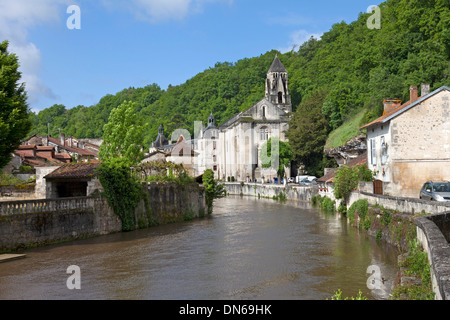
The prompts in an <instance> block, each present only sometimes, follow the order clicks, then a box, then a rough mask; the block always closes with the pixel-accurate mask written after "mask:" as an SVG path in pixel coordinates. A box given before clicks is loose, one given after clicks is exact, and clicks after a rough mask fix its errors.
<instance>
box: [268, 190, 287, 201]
mask: <svg viewBox="0 0 450 320" xmlns="http://www.w3.org/2000/svg"><path fill="white" fill-rule="evenodd" d="M272 199H273V200H275V201H280V202H286V200H287V196H286V194H285V193H284V192H280V193H279V194H277V195H276V196H272Z"/></svg>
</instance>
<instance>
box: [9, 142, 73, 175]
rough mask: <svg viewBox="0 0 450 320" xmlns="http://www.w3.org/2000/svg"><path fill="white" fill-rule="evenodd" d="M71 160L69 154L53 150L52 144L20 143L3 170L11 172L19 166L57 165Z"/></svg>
mask: <svg viewBox="0 0 450 320" xmlns="http://www.w3.org/2000/svg"><path fill="white" fill-rule="evenodd" d="M70 161H71V158H70V156H69V157H67V155H65V154H60V153H56V152H55V148H54V147H52V146H38V145H34V144H33V145H20V146H19V147H18V148H17V149H16V150H14V153H13V155H12V160H11V161H10V163H9V164H8V165H7V166H6V167H5V168H4V170H3V171H4V172H7V173H12V172H14V171H17V170H19V168H20V166H29V167H31V168H35V167H45V166H55V165H56V166H59V165H62V164H64V163H69V162H70Z"/></svg>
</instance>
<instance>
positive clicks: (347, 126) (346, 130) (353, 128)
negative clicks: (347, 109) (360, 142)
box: [325, 109, 367, 149]
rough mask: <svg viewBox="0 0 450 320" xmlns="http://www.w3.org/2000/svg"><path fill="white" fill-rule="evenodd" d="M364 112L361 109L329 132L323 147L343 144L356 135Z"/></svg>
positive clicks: (327, 147)
mask: <svg viewBox="0 0 450 320" xmlns="http://www.w3.org/2000/svg"><path fill="white" fill-rule="evenodd" d="M366 112H367V110H366V109H363V110H361V111H360V112H358V113H357V114H356V115H355V116H354V117H351V118H350V119H349V120H348V121H346V122H344V123H343V124H342V125H341V126H340V127H339V128H337V129H335V130H333V131H332V132H330V134H329V135H328V140H327V142H326V143H325V149H329V148H337V147H340V146H343V145H345V144H346V142H347V141H348V140H350V139H351V138H353V137H356V136H357V135H358V133H359V128H360V127H361V121H362V119H363V118H364V116H365V114H366Z"/></svg>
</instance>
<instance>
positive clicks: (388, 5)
mask: <svg viewBox="0 0 450 320" xmlns="http://www.w3.org/2000/svg"><path fill="white" fill-rule="evenodd" d="M449 6H450V5H449V2H448V0H388V1H385V2H383V3H381V4H380V5H379V7H380V8H381V28H380V29H370V28H368V26H367V20H368V18H369V17H370V16H371V15H372V14H367V13H361V14H360V15H359V17H358V19H357V20H356V21H354V22H352V23H345V22H339V23H336V24H335V25H333V26H332V27H331V29H330V30H329V31H328V32H326V33H324V34H323V36H322V37H321V39H320V40H317V39H310V40H309V41H308V42H306V43H304V44H302V45H301V46H300V47H299V48H298V49H297V50H295V51H294V50H293V51H291V52H288V53H284V54H280V53H279V57H280V60H281V61H282V62H283V64H284V65H285V67H286V69H287V70H288V75H289V85H290V93H291V95H292V102H293V106H294V110H296V111H295V112H294V116H293V120H292V121H293V125H292V129H291V130H290V133H289V135H290V136H291V137H293V138H294V137H295V139H292V143H294V144H296V145H295V146H293V148H294V152H295V154H296V156H297V158H298V159H299V160H302V161H305V159H307V158H308V157H309V158H311V159H312V158H314V159H316V158H317V159H318V158H320V157H321V156H322V155H321V152H319V153H317V152H318V150H322V151H323V147H324V145H325V143H326V140H327V137H328V135H329V133H330V132H332V131H333V130H338V129H339V128H340V127H341V125H342V124H343V123H344V122H345V121H346V120H352V119H354V118H355V117H356V115H358V119H360V120H359V121H358V123H357V125H359V124H360V123H361V124H362V123H364V122H368V121H370V120H371V119H374V118H376V117H378V116H379V115H381V113H382V100H383V98H388V97H389V98H394V97H395V98H400V99H403V100H404V101H406V100H408V97H409V87H410V86H411V85H420V84H421V83H430V84H431V90H434V89H437V88H439V87H440V86H442V85H449V74H450V67H449V64H450V62H449V61H450V48H449V43H450V29H449V26H450V8H449ZM276 53H277V52H276V51H270V52H267V53H265V54H262V55H261V56H259V57H254V58H245V59H242V60H239V61H237V62H234V63H230V62H221V63H217V64H216V65H215V66H214V67H211V68H209V69H207V70H205V71H203V72H200V73H199V74H197V75H196V76H195V77H193V78H192V79H189V80H188V81H186V83H184V84H181V85H178V86H171V87H169V88H168V89H167V90H162V89H161V88H160V87H159V86H158V85H157V84H150V85H148V86H146V87H144V88H128V89H124V90H122V91H121V92H118V93H116V94H115V95H106V96H105V97H103V98H102V99H101V100H100V101H99V102H98V103H97V104H96V105H93V106H90V107H86V106H78V107H76V108H72V109H67V108H66V107H65V106H63V105H54V106H52V107H50V108H47V109H45V110H43V111H41V112H39V113H38V114H34V113H32V114H31V117H32V121H33V129H32V133H39V134H46V133H47V123H50V134H51V135H58V133H59V131H60V130H61V132H64V133H65V134H66V135H72V136H75V137H78V138H99V137H102V134H103V125H104V124H105V123H106V122H107V119H108V116H109V113H110V112H111V110H112V109H113V108H114V107H117V106H118V105H119V104H121V103H122V102H123V101H125V100H131V101H134V102H136V112H137V113H138V114H139V115H140V118H141V119H143V120H144V121H145V122H146V123H148V128H147V130H146V143H147V144H148V145H150V143H151V141H153V140H154V139H155V138H156V135H157V128H158V126H159V125H160V124H161V123H163V124H164V125H165V127H166V131H167V134H170V133H171V132H172V131H173V130H174V129H176V128H180V127H183V128H186V129H188V130H189V131H190V132H192V131H193V126H194V121H203V122H206V120H207V118H208V116H209V114H210V113H211V112H213V114H214V115H215V117H216V119H217V122H218V123H219V124H220V123H222V122H224V121H226V120H227V119H228V118H230V117H232V116H233V115H235V114H236V113H238V112H239V111H242V110H245V109H247V108H248V107H250V106H252V105H253V104H254V103H256V102H257V101H259V100H260V99H262V98H263V97H264V86H265V82H264V80H265V77H266V73H267V70H268V69H269V67H270V64H271V63H272V61H273V59H274V56H275V54H276ZM302 119H303V120H302ZM305 119H312V120H313V121H314V123H315V124H316V125H315V126H312V127H311V130H312V134H313V135H314V140H315V141H314V143H311V141H310V140H311V139H310V138H311V130H309V131H310V132H309V133H308V134H309V138H308V137H307V136H308V135H307V134H306V133H305V131H306V130H300V129H301V126H305V125H306V126H307V125H308V124H311V123H312V122H311V121H309V122H308V121H305ZM357 125H356V126H357ZM315 132H317V133H318V135H317V136H316V135H315V134H314V133H315ZM351 134H353V133H350V135H351ZM307 141H309V142H310V143H309V144H308V145H307V146H306V150H305V142H307ZM343 142H345V141H343ZM335 143H336V142H335ZM341 143H342V141H341ZM305 157H306V158H305Z"/></svg>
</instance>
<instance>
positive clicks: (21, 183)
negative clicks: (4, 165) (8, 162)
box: [0, 172, 36, 189]
mask: <svg viewBox="0 0 450 320" xmlns="http://www.w3.org/2000/svg"><path fill="white" fill-rule="evenodd" d="M35 181H36V178H35V177H31V178H30V179H28V180H22V179H19V178H17V177H15V176H14V175H12V174H5V173H3V172H0V186H16V188H19V189H21V188H26V184H27V183H30V182H35Z"/></svg>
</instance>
